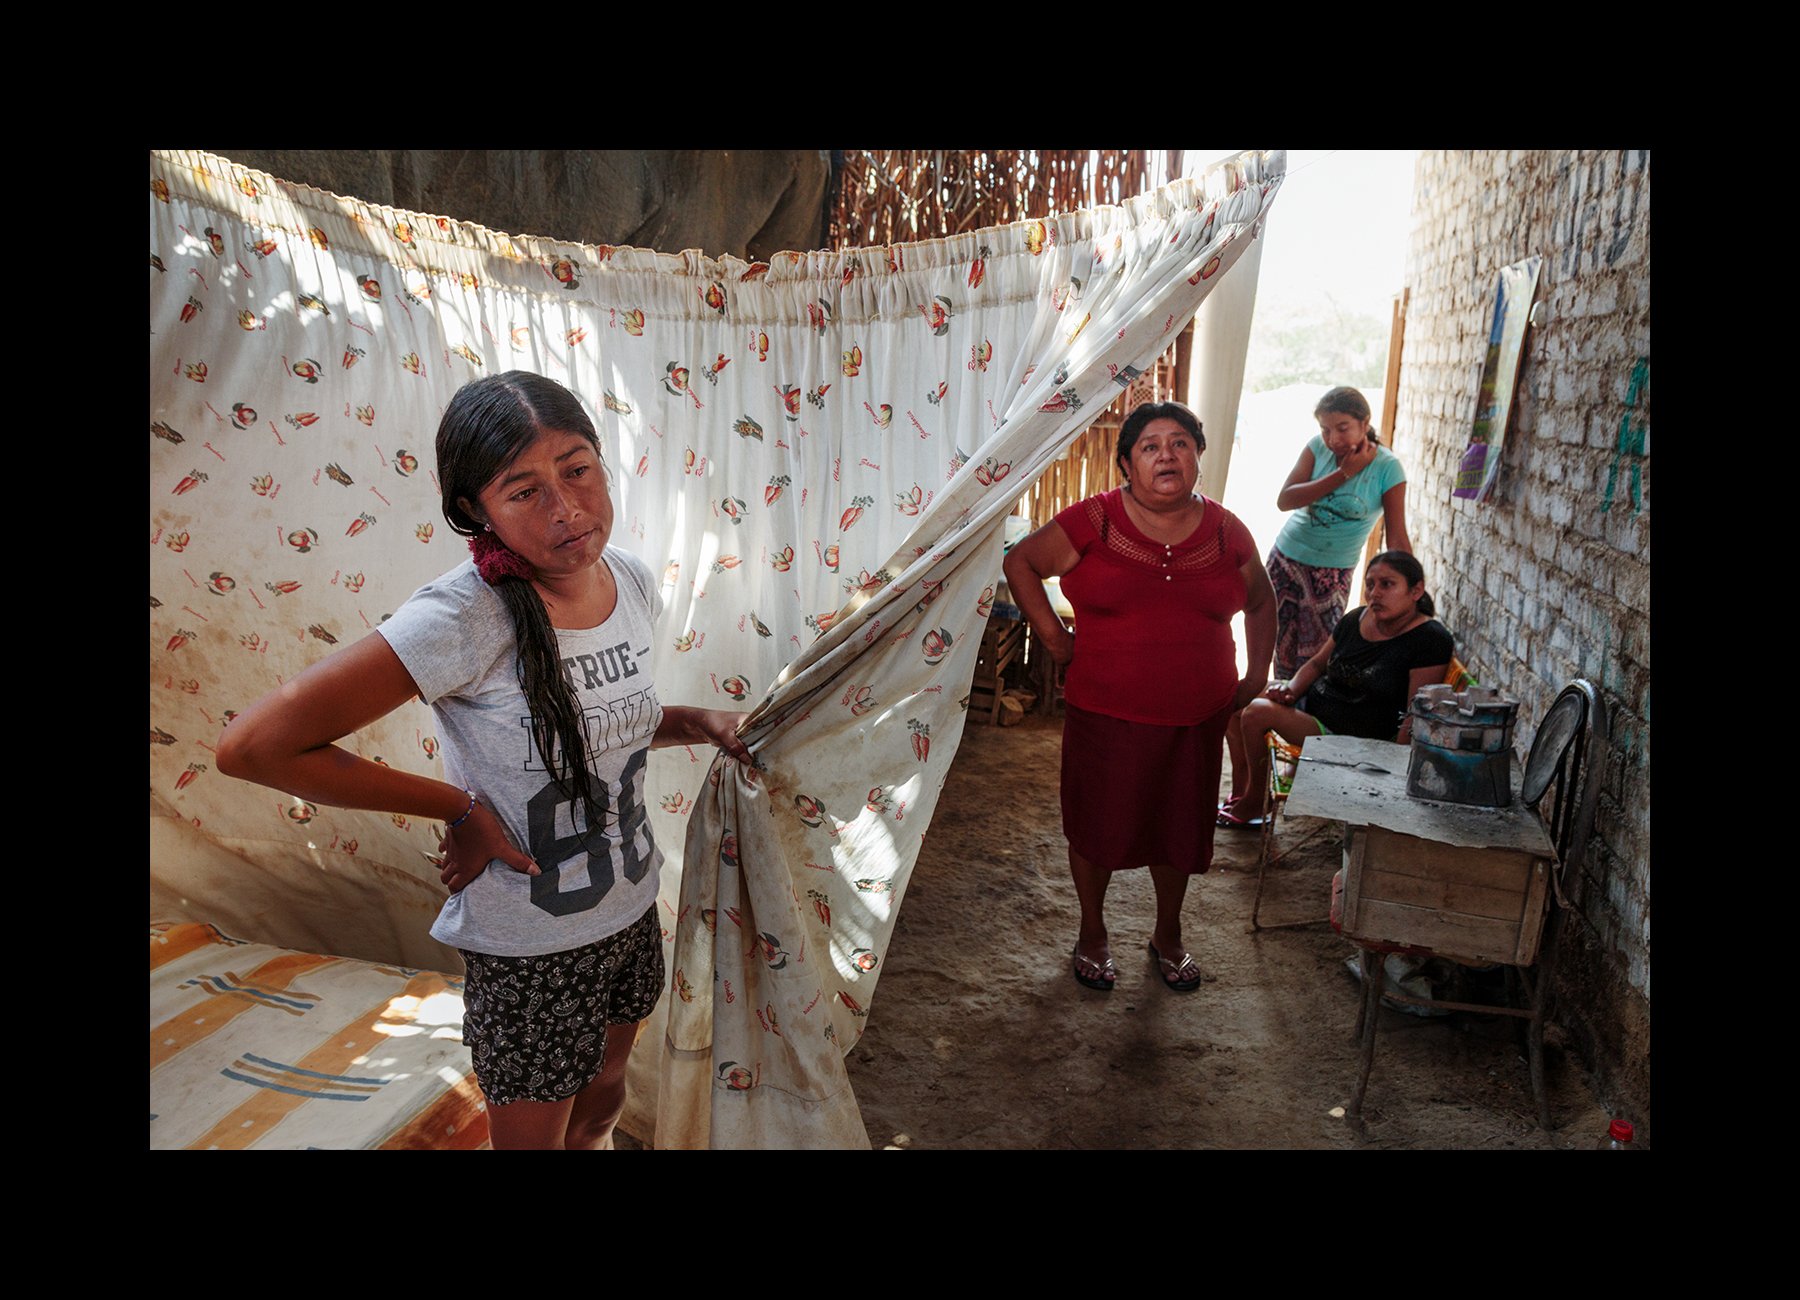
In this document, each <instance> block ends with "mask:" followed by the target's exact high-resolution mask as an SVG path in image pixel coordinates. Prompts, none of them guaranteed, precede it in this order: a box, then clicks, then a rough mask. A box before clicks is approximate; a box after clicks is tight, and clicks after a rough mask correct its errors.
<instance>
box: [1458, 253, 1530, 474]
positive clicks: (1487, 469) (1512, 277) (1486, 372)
mask: <svg viewBox="0 0 1800 1300" xmlns="http://www.w3.org/2000/svg"><path fill="white" fill-rule="evenodd" d="M1543 264H1544V259H1543V258H1541V257H1528V258H1526V259H1525V260H1524V261H1523V262H1514V263H1513V264H1512V265H1511V266H1508V267H1505V268H1504V269H1502V270H1501V272H1500V285H1499V288H1498V289H1497V290H1496V291H1495V293H1494V321H1493V325H1492V326H1491V327H1490V328H1489V330H1488V346H1487V357H1486V358H1485V359H1484V360H1483V362H1482V365H1481V391H1480V393H1479V394H1478V395H1477V396H1476V399H1475V427H1474V428H1473V429H1472V430H1470V432H1469V447H1468V450H1467V451H1465V452H1463V457H1462V464H1461V465H1460V466H1459V467H1458V469H1457V472H1456V487H1455V488H1454V489H1453V490H1452V491H1451V493H1450V495H1451V496H1456V497H1470V498H1472V499H1474V500H1476V501H1486V500H1487V499H1488V496H1489V494H1490V493H1492V492H1493V490H1494V479H1495V478H1496V477H1497V476H1498V475H1499V473H1500V452H1501V450H1502V449H1503V448H1504V447H1505V445H1506V425H1507V422H1508V421H1509V420H1510V419H1511V418H1512V407H1513V389H1515V388H1516V387H1518V382H1519V357H1520V355H1521V354H1522V353H1523V352H1524V350H1525V326H1526V324H1527V321H1528V317H1529V316H1530V314H1531V300H1532V298H1533V297H1534V296H1535V295H1536V293H1537V279H1538V268H1539V267H1541V266H1542V265H1543Z"/></svg>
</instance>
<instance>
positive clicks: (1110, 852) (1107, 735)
mask: <svg viewBox="0 0 1800 1300" xmlns="http://www.w3.org/2000/svg"><path fill="white" fill-rule="evenodd" d="M1064 708H1065V716H1064V720H1063V750H1062V813H1063V834H1064V836H1066V837H1067V838H1068V841H1069V847H1070V848H1072V849H1074V850H1075V852H1077V853H1079V854H1080V855H1081V856H1082V857H1084V858H1086V859H1087V860H1088V861H1089V862H1091V863H1093V864H1094V865H1095V866H1096V867H1099V868H1101V869H1102V870H1105V871H1122V870H1125V869H1127V868H1130V867H1144V866H1153V865H1155V866H1162V865H1167V866H1172V867H1177V868H1180V869H1181V870H1184V871H1187V872H1189V873H1190V874H1194V873H1198V872H1202V871H1205V870H1206V869H1207V868H1208V867H1210V866H1211V865H1212V848H1213V827H1214V825H1215V818H1216V817H1217V816H1218V811H1219V769H1220V766H1221V764H1222V761H1223V750H1224V745H1225V724H1226V722H1227V721H1229V720H1230V718H1231V709H1230V708H1229V707H1227V708H1224V709H1221V710H1220V711H1219V712H1218V713H1215V714H1214V715H1213V716H1212V717H1210V718H1208V719H1207V720H1206V721H1204V722H1200V723H1196V724H1195V725H1193V726H1191V727H1162V726H1156V725H1154V724H1152V723H1147V722H1127V721H1125V720H1124V719H1123V718H1112V717H1108V716H1106V715H1105V714H1103V713H1090V712H1089V711H1088V710H1086V709H1080V708H1077V707H1076V706H1074V705H1073V704H1065V706H1064Z"/></svg>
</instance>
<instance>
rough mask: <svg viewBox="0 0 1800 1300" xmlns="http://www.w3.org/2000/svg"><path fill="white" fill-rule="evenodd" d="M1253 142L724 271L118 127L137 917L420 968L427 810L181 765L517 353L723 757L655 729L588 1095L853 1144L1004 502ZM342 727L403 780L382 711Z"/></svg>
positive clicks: (1187, 275) (1229, 221) (984, 603)
mask: <svg viewBox="0 0 1800 1300" xmlns="http://www.w3.org/2000/svg"><path fill="white" fill-rule="evenodd" d="M1283 169H1284V158H1283V155H1282V154H1280V153H1279V152H1271V153H1248V154H1243V155H1239V156H1238V157H1236V158H1234V159H1230V160H1227V161H1226V162H1224V163H1221V164H1219V165H1217V166H1215V167H1214V168H1213V169H1211V170H1210V171H1209V172H1208V173H1207V174H1206V175H1205V176H1203V177H1200V178H1197V179H1194V180H1185V181H1180V182H1176V183H1174V184H1172V185H1170V186H1167V187H1165V188H1163V189H1160V190H1157V191H1154V192H1152V193H1151V194H1148V195H1145V196H1142V197H1141V198H1138V199H1134V200H1132V201H1130V202H1128V203H1126V204H1125V205H1123V206H1121V207H1116V208H1100V209H1095V210H1092V211H1083V212H1077V213H1072V214H1067V215H1064V216H1061V217H1057V218H1053V219H1050V220H1045V221H1027V222H1022V223H1017V224H1015V225H1011V226H1005V227H993V228H989V229H985V230H981V231H976V232H973V233H970V234H965V235H960V236H956V237H954V238H951V239H946V240H936V241H929V242H925V243H918V244H908V245H896V246H892V247H887V248H876V249H863V250H856V251H852V252H846V253H823V252H815V253H784V254H780V255H778V256H777V257H775V258H773V259H772V260H771V261H769V262H768V263H754V264H749V263H744V262H741V261H738V260H736V259H732V258H721V259H711V258H706V257H703V256H701V255H700V254H698V253H692V252H690V253H686V254H681V255H668V254H657V253H651V252H647V251H644V250H640V249H626V248H609V247H604V246H600V247H589V246H583V245H574V244H562V243H557V242H554V241H550V240H542V239H526V238H520V237H513V236H507V235H503V234H499V233H497V232H493V231H489V230H485V229H482V228H480V227H476V226H471V225H468V224H465V223H461V222H457V221H454V220H451V219H448V218H442V217H435V216H428V215H423V214H416V213H408V212H399V211H395V210H392V209H386V208H381V207H377V206H374V205H370V204H366V203H362V202H359V201H356V200H352V199H344V198H339V197H337V196H333V195H328V194H324V193H320V192H318V191H313V190H309V189H306V188H304V187H300V186H290V185H287V184H284V183H281V182H278V181H275V180H272V179H271V178H269V177H267V176H265V175H262V174H260V173H256V172H251V171H247V170H245V169H243V168H240V167H237V166H235V165H233V164H231V163H230V162H229V161H227V160H225V159H222V158H218V157H216V156H212V155H206V154H200V153H187V152H170V153H163V154H158V155H155V156H154V157H153V159H152V164H151V178H150V196H149V206H150V218H151V221H150V267H149V271H148V274H149V277H150V289H151V297H150V302H151V308H150V328H151V349H150V388H151V416H150V425H151V428H150V433H151V448H152V456H151V480H150V499H151V518H150V543H151V603H152V608H151V620H150V621H151V692H150V694H151V755H152V758H151V790H152V814H153V823H155V822H157V821H159V820H160V821H161V822H162V823H163V825H162V827H161V832H162V833H161V834H160V835H156V836H153V844H155V845H156V846H158V849H157V853H156V854H155V855H154V856H155V859H156V860H155V861H153V867H152V897H153V907H161V908H163V909H164V910H165V911H169V912H172V913H181V914H182V915H181V916H175V915H170V916H163V917H158V918H157V919H165V920H166V919H197V920H207V921H212V922H214V923H216V924H219V925H221V926H223V927H224V928H226V929H227V930H231V929H232V928H233V927H234V926H236V927H237V928H238V929H239V930H240V931H242V932H244V933H245V934H246V935H247V936H248V937H254V938H258V939H261V940H265V941H269V942H277V943H283V944H286V945H288V946H295V947H311V948H315V949H319V950H322V951H329V952H335V953H341V954H344V955H351V956H365V957H371V958H379V959H383V960H405V961H410V962H413V963H416V964H420V965H431V966H437V967H440V968H444V969H454V965H455V958H454V957H453V956H452V955H451V954H449V953H447V952H444V951H442V950H437V951H433V949H435V947H436V945H434V944H432V943H431V942H430V941H429V940H428V939H422V938H421V937H420V936H422V935H423V932H424V930H425V928H426V926H427V925H428V924H429V919H430V916H431V915H432V914H433V912H434V911H435V908H436V906H437V902H438V900H439V897H440V893H441V891H440V887H439V886H438V885H437V882H436V873H435V871H434V870H433V869H432V868H431V867H430V865H429V863H428V861H427V858H428V856H429V855H431V854H433V853H435V851H436V848H437V836H438V834H439V833H440V830H441V828H439V827H437V826H434V825H428V824H421V823H419V822H417V821H416V820H415V819H408V818H404V817H388V816H385V815H382V814H377V813H362V812H352V811H344V810H339V809H329V808H317V807H313V806H311V805H309V804H306V803H304V802H302V801H297V800H292V799H287V798H285V797H282V796H279V795H275V794H272V793H271V792H268V791H264V790H260V789H258V788H256V787H252V786H248V785H243V784H240V783H237V782H232V781H229V780H226V779H222V778H220V777H219V776H218V775H217V774H216V773H215V772H213V771H211V761H210V759H211V753H210V746H211V744H212V742H213V740H214V739H215V738H216V736H217V734H218V731H219V728H220V727H221V726H222V725H223V724H224V722H225V721H226V719H228V717H229V716H230V714H231V711H232V710H234V709H236V708H239V707H242V705H243V704H245V703H246V702H248V701H249V700H251V699H253V698H255V697H256V696H257V695H259V694H261V693H262V692H263V691H265V690H267V689H269V688H270V687H272V686H274V685H275V684H277V683H278V682H279V681H281V680H283V679H285V678H286V677H289V676H291V675H292V674H293V673H295V672H297V671H299V669H300V668H302V667H304V666H305V665H306V664H307V663H309V662H311V661H312V660H313V659H315V658H317V657H319V656H320V655H322V654H324V653H327V652H328V651H329V650H330V648H331V647H332V646H334V645H339V644H343V643H345V642H346V641H348V640H350V639H352V638H355V637H358V636H361V635H364V634H365V633H366V632H367V631H368V630H369V629H372V628H373V627H374V626H375V625H376V624H377V623H379V622H380V621H381V619H382V618H383V617H385V616H386V615H387V614H389V613H391V612H392V611H393V610H394V609H395V608H397V607H398V606H399V605H400V604H401V603H402V602H403V601H404V600H405V599H406V597H407V596H408V595H409V594H410V593H411V592H412V591H413V590H414V589H415V588H416V587H418V586H419V585H420V584H422V583H423V582H425V581H426V580H428V579H430V578H432V577H434V576H436V575H437V574H438V573H441V572H443V571H444V570H446V569H448V568H450V567H452V565H454V564H455V563H456V562H458V561H459V560H460V559H461V558H462V557H463V555H464V553H465V552H464V551H463V549H462V547H461V545H460V539H458V538H456V536H455V535H454V534H452V533H450V532H449V530H448V529H447V527H446V526H445V525H444V522H443V519H442V515H441V511H440V509H439V505H438V493H437V487H436V483H435V474H434V470H433V464H432V460H433V457H432V450H431V447H432V440H433V437H434V434H435V430H436V427H437V421H438V417H439V414H440V413H441V411H442V409H443V407H444V405H445V403H446V402H447V401H448V399H449V397H450V395H451V394H452V393H453V392H454V391H455V389H456V388H457V387H458V386H459V385H460V384H462V383H464V382H466V381H467V380H468V379H470V378H472V377H475V376H479V375H482V374H491V373H495V372H497V371H501V370H506V369H513V368H521V369H529V370H535V371H538V372H540V373H543V374H547V375H549V376H551V377H553V378H556V379H558V380H560V381H561V382H563V383H565V384H567V385H568V386H569V387H571V388H572V389H573V390H574V391H575V392H576V393H578V394H580V395H581V396H582V398H583V399H584V400H586V401H587V402H588V403H589V406H590V410H591V412H592V414H593V415H594V417H595V423H596V425H597V427H598V428H599V429H600V431H601V436H602V441H603V444H604V448H605V454H606V459H607V464H608V467H609V470H610V472H611V475H612V484H613V491H614V497H615V502H616V505H617V523H616V526H615V534H614V542H615V544H617V545H621V546H624V547H626V548H628V549H631V550H633V551H635V552H636V553H637V554H639V555H641V556H643V557H644V558H645V559H646V560H648V561H649V562H650V563H651V565H652V568H653V570H654V571H655V572H657V573H659V574H660V575H661V584H662V596H663V600H664V602H665V613H664V617H663V622H662V625H661V627H660V629H659V633H660V635H661V640H660V643H659V645H658V651H657V660H656V664H655V672H656V681H657V688H658V691H659V694H660V695H661V697H662V699H663V700H664V702H665V703H683V704H700V705H711V706H715V707H738V708H744V709H751V710H753V717H752V726H751V728H750V731H749V733H748V734H749V737H750V739H751V743H752V746H753V748H754V749H755V750H756V752H757V755H758V759H759V764H760V767H759V769H758V770H755V771H751V770H747V769H744V768H742V767H741V766H739V765H737V764H735V763H727V762H724V761H720V762H717V763H713V764H711V765H710V766H709V765H708V763H707V761H706V760H708V759H709V758H710V757H711V756H710V755H708V754H702V753H690V752H688V751H686V750H681V749H677V750H672V751H660V752H658V753H657V754H655V755H653V759H652V763H651V766H650V772H649V777H648V780H647V783H646V784H647V790H648V791H649V797H650V799H651V801H652V805H653V806H652V808H651V809H650V814H651V817H652V822H653V825H654V828H655V832H656V835H657V837H658V842H659V843H660V844H661V845H662V847H663V850H664V853H665V855H666V856H667V859H668V863H667V870H666V872H665V879H664V889H663V900H662V909H663V929H664V935H665V939H666V940H667V941H668V942H669V944H670V951H669V958H670V963H669V964H670V968H671V972H672V992H671V995H670V996H669V997H668V998H666V999H665V1000H664V1004H663V1010H661V1011H659V1015H658V1022H659V1023H657V1024H654V1025H653V1029H652V1032H655V1033H663V1034H666V1043H665V1044H664V1045H663V1046H664V1050H663V1051H661V1052H660V1053H658V1052H656V1051H652V1050H647V1049H648V1048H650V1047H651V1046H652V1042H651V1041H648V1036H647V1041H646V1042H645V1043H644V1044H642V1045H640V1047H639V1049H638V1051H637V1052H636V1053H635V1054H634V1057H633V1062H632V1065H633V1074H632V1105H631V1109H630V1110H629V1111H628V1113H627V1119H626V1124H627V1127H628V1128H630V1129H633V1131H638V1132H648V1129H649V1125H650V1122H651V1117H650V1110H651V1107H652V1105H654V1112H655V1118H654V1123H655V1142H656V1144H657V1145H658V1146H704V1145H712V1146H760V1147H778V1146H816V1145H831V1146H842V1145H863V1144H865V1143H866V1141H867V1139H866V1136H865V1135H864V1133H863V1130H862V1126H861V1122H860V1118H859V1116H858V1114H857V1111H856V1107H855V1102H854V1098H853V1096H852V1094H851V1091H850V1087H849V1084H848V1080H847V1076H846V1074H845V1070H844V1065H843V1054H844V1053H845V1052H846V1051H848V1050H849V1049H850V1048H851V1047H852V1046H853V1045H854V1044H855V1042H856V1039H857V1037H858V1036H859V1035H860V1033H861V1028H862V1025H863V1023H864V1021H865V1018H866V1016H867V1013H868V1008H869V1005H870V1001H871V998H872V994H873V990H874V986H875V984H876V982H877V981H878V980H879V978H880V974H881V962H882V959H883V956H884V954H885V951H886V946H887V943H888V941H889V939H890V937H891V934H892V930H893V923H894V917H895V914H896V911H897V908H898V906H899V903H900V900H901V898H902V897H903V896H904V893H905V888H906V882H907V879H908V876H909V874H910V870H911V868H912V865H913V863H914V861H915V860H916V858H917V854H918V848H919V841H920V838H921V836H922V835H923V833H924V830H925V828H926V826H927V825H928V824H929V821H930V817H931V812H932V809H933V807H934V806H935V803H936V799H937V794H938V791H939V789H940V788H941V786H942V783H943V780H944V777H945V774H946V772H947V770H948V768H949V764H950V760H951V758H952V757H953V756H954V754H955V751H956V746H957V742H958V740H959V738H960V736H961V732H962V727H963V722H964V718H965V708H966V705H967V694H968V690H969V681H970V676H971V674H972V672H973V669H974V664H975V659H976V655H977V652H978V650H979V646H980V641H981V633H982V630H983V628H984V627H985V625H986V620H987V618H988V616H989V613H990V610H991V605H992V602H993V596H994V586H995V584H996V583H997V582H998V580H999V565H1000V558H1001V527H1002V524H1001V521H1002V518H1003V517H1004V515H1005V514H1006V513H1007V512H1008V511H1009V509H1010V507H1011V505H1012V504H1013V502H1014V501H1015V500H1016V498H1017V495H1018V494H1019V492H1020V491H1022V490H1023V488H1024V486H1025V485H1026V484H1028V483H1029V482H1030V481H1031V480H1032V478H1033V477H1035V476H1036V475H1037V474H1038V473H1039V472H1040V471H1041V470H1042V469H1043V468H1044V467H1045V466H1046V465H1047V464H1048V463H1049V462H1050V461H1051V460H1052V459H1054V458H1055V457H1056V456H1057V455H1058V454H1060V452H1061V450H1062V449H1063V448H1064V447H1065V446H1066V445H1067V443H1068V442H1069V441H1070V440H1071V439H1072V438H1073V437H1074V436H1075V435H1076V434H1077V433H1079V432H1080V430H1081V429H1082V428H1083V427H1085V425H1086V424H1087V423H1088V422H1089V420H1091V418H1092V417H1093V415H1094V414H1096V413H1098V412H1099V411H1100V410H1102V409H1104V407H1105V406H1106V405H1107V404H1108V402H1109V401H1110V400H1111V399H1112V396H1113V395H1115V394H1116V393H1117V391H1118V386H1119V385H1123V384H1126V383H1129V381H1130V378H1131V376H1132V375H1133V374H1135V373H1136V372H1137V371H1138V370H1139V369H1141V368H1143V367H1145V366H1147V365H1148V364H1149V363H1150V361H1151V360H1152V359H1153V358H1154V357H1155V356H1156V355H1158V354H1159V353H1160V352H1162V351H1163V350H1164V349H1165V348H1166V347H1167V346H1168V345H1169V343H1170V342H1171V341H1172V340H1173V338H1174V336H1175V334H1176V333H1177V332H1179V330H1180V329H1181V328H1182V327H1183V326H1184V325H1185V323H1186V322H1187V320H1188V319H1189V317H1191V316H1192V315H1193V313H1194V311H1195V309H1196V308H1197V307H1198V306H1199V304H1200V302H1201V301H1202V300H1203V298H1204V297H1205V296H1206V294H1207V293H1208V292H1209V291H1210V289H1211V288H1212V287H1213V286H1214V285H1215V284H1217V283H1218V280H1219V277H1220V276H1222V275H1223V274H1225V272H1226V271H1227V270H1229V268H1230V266H1231V264H1232V263H1233V262H1234V261H1235V259H1236V257H1237V256H1238V255H1239V254H1240V253H1241V252H1242V251H1243V249H1244V248H1245V247H1246V246H1247V245H1248V244H1249V241H1250V238H1251V236H1252V235H1253V234H1254V233H1255V231H1256V228H1257V226H1258V223H1259V222H1260V221H1261V220H1262V218H1263V215H1264V214H1265V213H1266V211H1267V209H1268V206H1269V204H1270V203H1271V202H1272V200H1273V198H1274V195H1275V193H1276V191H1277V189H1278V188H1279V184H1280V180H1281V175H1282V171H1283ZM347 743H348V744H350V745H351V746H353V747H355V748H356V749H357V750H358V751H359V752H362V753H364V754H365V755H367V756H369V757H373V758H379V759H380V760H381V761H384V762H390V763H394V764H402V765H407V766H410V767H413V768H416V769H417V770H420V771H425V772H435V771H437V770H438V766H437V765H438V762H439V760H438V754H437V741H436V738H435V736H434V735H433V722H432V717H431V714H430V712H429V711H428V710H426V709H425V708H423V706H420V705H416V704H415V705H412V706H409V707H408V708H406V709H403V710H401V711H400V712H398V713H396V714H394V715H391V716H390V717H388V718H386V719H384V720H383V721H382V722H381V723H379V724H377V725H376V726H374V727H372V728H370V729H369V730H368V731H366V732H364V733H360V734H359V735H358V736H356V737H353V738H351V740H350V741H349V742H347ZM665 1016H666V1021H667V1023H666V1026H664V1025H662V1024H661V1023H660V1022H661V1021H662V1020H663V1019H664V1018H665ZM634 1119H635V1124H634Z"/></svg>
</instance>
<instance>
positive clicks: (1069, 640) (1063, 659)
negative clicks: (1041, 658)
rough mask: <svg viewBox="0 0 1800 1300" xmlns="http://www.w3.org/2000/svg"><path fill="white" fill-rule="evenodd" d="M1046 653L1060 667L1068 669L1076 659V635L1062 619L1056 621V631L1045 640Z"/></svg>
mask: <svg viewBox="0 0 1800 1300" xmlns="http://www.w3.org/2000/svg"><path fill="white" fill-rule="evenodd" d="M1059 633H1060V635H1058V634H1059ZM1043 642H1044V651H1045V653H1047V654H1048V655H1049V656H1050V658H1051V659H1053V660H1054V661H1055V662H1056V663H1057V664H1058V665H1059V666H1061V667H1063V668H1067V667H1068V666H1069V661H1070V660H1071V659H1073V658H1074V657H1075V634H1074V633H1073V632H1071V631H1070V630H1069V629H1068V627H1067V625H1065V624H1064V623H1063V621H1062V620H1061V619H1058V620H1057V621H1056V629H1055V631H1052V632H1050V633H1049V634H1048V635H1046V636H1045V637H1044V638H1043Z"/></svg>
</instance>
